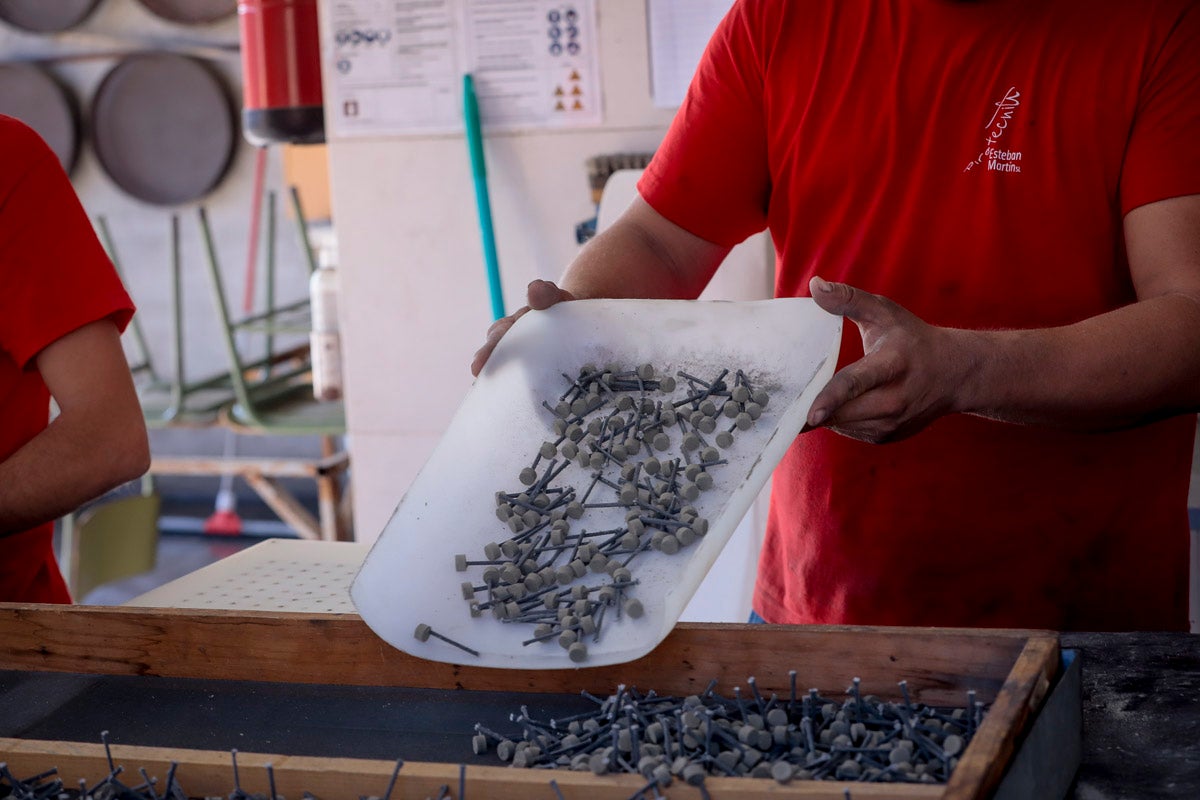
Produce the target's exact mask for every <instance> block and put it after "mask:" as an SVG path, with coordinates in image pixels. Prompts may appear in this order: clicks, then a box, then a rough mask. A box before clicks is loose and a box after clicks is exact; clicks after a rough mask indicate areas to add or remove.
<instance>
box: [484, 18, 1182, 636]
mask: <svg viewBox="0 0 1200 800" xmlns="http://www.w3.org/2000/svg"><path fill="white" fill-rule="evenodd" d="M1198 142H1200V4H1198V3H1197V2H1196V0H1161V2H1156V3H1153V4H1146V3H1140V2H1134V1H1133V0H1101V2H1094V1H1089V2H1084V0H1056V2H1053V3H1044V2H1033V0H988V1H986V2H970V3H968V2H950V1H948V0H908V2H901V3H891V2H883V0H874V1H871V2H865V1H864V2H835V1H834V0H788V1H787V2H785V0H740V2H737V3H736V4H735V5H734V7H733V9H732V10H731V11H730V13H729V15H728V16H727V17H726V18H725V20H724V21H723V22H722V23H721V25H720V27H719V28H718V30H717V32H716V34H715V35H714V36H713V39H712V41H711V43H710V44H709V47H708V50H707V52H706V54H705V56H704V58H703V60H702V62H701V64H700V67H699V68H698V70H697V73H696V76H695V77H694V79H693V82H692V84H691V87H690V90H689V92H688V96H687V99H686V100H685V102H684V104H683V106H682V107H681V108H680V110H679V113H678V115H677V116H676V118H675V121H674V123H673V125H672V127H671V129H670V131H669V132H668V134H667V137H666V139H665V141H664V142H663V145H662V147H661V148H660V149H659V151H658V153H657V155H656V156H655V158H654V161H653V162H652V164H651V165H650V167H649V169H648V170H647V171H646V174H645V175H644V177H643V178H642V181H641V183H640V184H639V190H640V194H641V197H640V198H639V199H637V200H635V202H634V203H633V205H632V206H631V207H630V209H629V210H628V211H627V212H626V213H625V215H624V216H623V217H622V218H621V219H620V220H619V222H618V223H616V224H615V225H614V226H613V227H612V228H610V229H609V230H608V231H606V232H605V233H604V234H603V235H601V236H598V237H597V238H596V241H595V242H594V243H592V244H590V245H589V246H588V247H587V248H585V249H584V250H583V251H582V252H581V253H580V255H579V257H578V258H577V259H576V260H575V261H574V262H573V263H572V264H571V266H570V267H569V269H568V270H567V273H566V275H565V277H564V278H563V280H562V286H563V288H562V289H559V288H558V287H557V286H555V285H554V284H550V283H547V282H540V281H539V282H534V283H533V284H531V286H530V289H529V306H530V307H533V308H539V309H540V308H545V307H547V306H548V305H551V304H552V303H554V302H558V301H560V300H564V299H572V298H584V297H629V296H635V295H636V296H639V297H678V298H690V297H695V296H697V295H698V294H699V292H700V291H701V290H702V289H703V287H704V285H705V284H706V283H707V282H708V280H709V278H710V277H711V276H712V274H713V272H714V271H715V270H716V269H717V267H718V266H719V265H720V263H721V261H722V259H723V258H724V257H725V254H726V253H727V252H728V251H729V249H730V248H731V247H732V246H733V245H734V244H736V243H737V242H739V241H741V240H742V239H744V238H745V237H746V236H747V235H749V234H751V233H753V232H755V231H758V230H761V229H763V228H764V227H766V228H768V229H769V230H770V232H771V235H772V237H773V240H774V242H775V246H776V251H777V265H776V266H777V273H776V287H775V289H776V294H777V295H778V296H799V295H807V294H809V293H811V294H812V296H813V297H814V299H815V300H816V302H817V303H818V304H819V305H820V306H821V307H822V308H824V309H826V310H828V311H830V312H833V313H836V314H841V315H844V316H845V317H846V318H847V319H848V320H850V321H852V322H854V323H855V324H856V326H857V328H858V331H859V333H860V334H861V336H860V337H856V336H853V335H852V334H851V335H848V336H846V337H845V340H844V342H843V349H842V356H841V361H840V364H839V367H840V369H839V371H838V372H837V374H836V375H835V376H834V378H833V379H832V380H831V381H830V383H829V384H828V385H827V386H826V387H824V389H823V390H822V392H821V393H820V395H819V396H818V397H817V399H816V400H815V402H814V404H813V407H812V410H811V412H810V414H809V417H808V424H809V427H810V428H811V430H810V431H809V432H807V433H805V434H803V435H802V436H800V437H799V438H798V439H797V440H796V442H795V443H794V444H793V446H792V447H791V449H790V451H789V452H788V454H787V455H786V456H785V458H784V460H783V462H782V463H781V464H780V466H779V468H778V469H777V470H776V473H775V477H774V480H773V482H772V487H773V490H772V491H773V494H772V507H771V514H770V518H769V521H768V527H767V532H766V538H765V541H764V545H763V552H762V556H761V559H760V565H759V574H758V582H757V585H756V588H755V595H754V607H755V610H756V611H758V612H759V613H760V614H761V615H762V616H763V617H764V618H765V619H766V620H767V621H769V622H780V623H809V622H820V623H849V624H909V625H969V626H1008V627H1044V628H1054V629H1061V630H1120V629H1125V630H1133V629H1184V628H1186V626H1187V622H1188V620H1187V564H1188V520H1187V493H1188V485H1189V475H1190V465H1191V459H1192V442H1193V437H1194V434H1195V426H1196V418H1195V411H1196V410H1197V409H1198V408H1200V146H1198V145H1197V143H1198ZM823 279H828V282H827V280H823ZM524 311H525V309H523V310H522V311H521V312H518V313H517V314H516V315H513V317H511V318H508V319H506V320H503V321H501V322H499V323H498V324H497V325H495V326H493V329H492V330H491V331H490V332H489V337H488V341H487V342H486V343H485V345H484V347H483V348H482V349H481V350H480V352H479V353H478V354H477V356H476V360H475V363H474V365H473V368H474V369H475V370H476V371H478V369H479V367H480V366H481V365H482V363H483V361H484V360H485V359H486V358H487V356H488V354H489V353H490V352H491V348H492V347H493V346H494V344H495V342H496V340H498V339H499V337H500V336H502V335H503V333H504V331H505V330H507V328H508V326H510V325H511V324H512V321H513V319H514V318H515V317H516V316H519V314H520V313H524ZM860 339H861V341H860ZM885 442H886V443H887V444H886V446H879V443H885Z"/></svg>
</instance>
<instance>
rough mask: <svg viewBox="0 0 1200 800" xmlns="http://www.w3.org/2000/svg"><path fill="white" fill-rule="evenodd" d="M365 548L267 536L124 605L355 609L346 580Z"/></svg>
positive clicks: (301, 610) (324, 611) (340, 611)
mask: <svg viewBox="0 0 1200 800" xmlns="http://www.w3.org/2000/svg"><path fill="white" fill-rule="evenodd" d="M369 549H370V546H369V545H367V544H365V543H358V542H313V541H304V540H298V539H268V540H266V541H264V542H262V543H260V544H256V545H254V546H253V547H249V548H246V549H245V550H242V551H241V552H239V553H235V554H234V555H232V556H229V557H228V558H223V559H221V560H220V561H217V562H214V563H212V564H209V565H208V566H207V567H204V568H202V569H198V570H196V571H195V572H192V573H190V574H188V575H184V576H183V577H182V578H178V579H176V580H173V581H171V582H170V583H167V584H164V585H162V586H160V587H158V588H157V589H153V590H151V591H149V592H146V593H145V594H142V595H139V596H137V597H135V598H133V599H132V600H130V601H129V602H127V603H126V604H125V605H129V606H143V607H157V608H202V609H226V610H238V611H291V612H297V613H310V614H312V613H315V614H357V613H358V612H357V611H356V610H355V608H354V604H353V603H352V602H351V601H350V584H351V583H352V582H353V580H354V576H355V575H356V574H357V573H358V568H359V566H361V564H362V562H363V559H364V558H366V556H367V551H368V550H369Z"/></svg>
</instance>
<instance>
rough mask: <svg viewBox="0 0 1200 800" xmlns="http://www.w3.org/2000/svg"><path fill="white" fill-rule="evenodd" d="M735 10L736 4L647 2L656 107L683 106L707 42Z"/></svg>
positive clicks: (693, 0)
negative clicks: (730, 12)
mask: <svg viewBox="0 0 1200 800" xmlns="http://www.w3.org/2000/svg"><path fill="white" fill-rule="evenodd" d="M732 6H733V0H647V3H646V15H647V23H648V25H649V28H650V84H651V91H652V93H653V95H654V105H655V107H657V108H677V107H678V106H679V105H680V104H681V103H682V102H683V96H684V95H685V94H686V93H687V88H688V84H690V83H691V82H692V74H693V73H695V71H696V65H697V64H699V63H700V56H702V55H703V54H704V48H705V47H706V46H707V45H708V40H709V39H711V38H712V35H713V31H715V30H716V29H717V23H719V22H720V21H721V19H722V17H724V16H725V14H726V13H727V12H728V11H729V9H730V8H731V7H732Z"/></svg>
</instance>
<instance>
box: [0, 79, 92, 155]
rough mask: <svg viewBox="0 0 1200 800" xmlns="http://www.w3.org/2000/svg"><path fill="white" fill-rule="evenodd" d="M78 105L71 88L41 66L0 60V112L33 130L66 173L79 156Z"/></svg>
mask: <svg viewBox="0 0 1200 800" xmlns="http://www.w3.org/2000/svg"><path fill="white" fill-rule="evenodd" d="M78 108H79V104H78V103H77V102H76V99H75V95H74V94H72V92H71V90H70V89H69V88H67V86H66V85H65V84H63V83H61V82H60V81H58V79H56V78H55V77H54V76H53V75H51V74H50V73H49V72H47V71H46V70H45V69H43V68H42V67H39V66H37V65H36V64H31V63H17V62H12V63H7V64H4V63H0V114H5V115H7V116H10V117H16V118H17V119H19V120H21V121H22V122H24V123H25V124H26V125H28V126H29V127H31V128H33V129H34V130H35V131H37V133H38V135H39V136H41V137H42V139H44V140H45V141H46V144H48V145H50V149H51V150H53V151H54V154H55V155H56V156H58V160H59V163H61V164H62V166H63V169H64V170H66V171H67V172H68V173H69V172H70V171H71V169H72V168H73V167H74V166H75V160H76V158H77V157H78V155H79V114H78Z"/></svg>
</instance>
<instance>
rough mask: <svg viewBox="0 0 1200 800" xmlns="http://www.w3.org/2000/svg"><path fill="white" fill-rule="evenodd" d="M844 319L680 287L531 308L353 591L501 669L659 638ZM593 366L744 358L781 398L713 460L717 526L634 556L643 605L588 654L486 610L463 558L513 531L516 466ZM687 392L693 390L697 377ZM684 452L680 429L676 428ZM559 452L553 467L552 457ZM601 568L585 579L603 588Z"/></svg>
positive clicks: (795, 415) (404, 634)
mask: <svg viewBox="0 0 1200 800" xmlns="http://www.w3.org/2000/svg"><path fill="white" fill-rule="evenodd" d="M840 338H841V318H840V317H835V316H832V315H830V314H827V313H826V312H824V311H822V310H821V309H820V308H818V307H817V306H816V304H815V303H814V302H813V301H812V300H811V299H808V298H786V299H776V300H764V301H757V302H745V303H726V302H697V301H669V300H586V301H576V302H571V303H563V304H559V305H557V306H554V307H553V308H551V309H549V310H547V311H542V312H533V313H529V314H526V315H525V316H523V317H522V318H521V319H520V320H519V321H518V322H517V324H516V325H514V326H513V328H512V329H511V330H510V331H509V332H508V334H507V335H506V336H505V337H504V338H503V339H502V340H501V342H500V345H499V346H498V347H497V348H496V351H495V352H494V353H493V355H492V357H491V359H490V360H489V361H488V363H487V365H486V367H485V368H484V370H483V372H482V373H481V374H480V376H479V378H478V379H477V380H476V381H475V383H474V385H473V386H472V387H471V389H470V391H469V392H468V393H467V395H466V397H465V398H464V400H463V402H462V404H461V406H460V407H459V409H458V411H457V413H456V414H455V417H454V419H453V420H452V421H451V424H450V427H449V428H448V430H447V431H446V434H445V435H444V436H443V438H442V439H441V441H440V442H439V443H438V446H437V447H436V448H435V450H434V453H433V455H432V456H431V457H430V459H429V461H428V462H426V464H425V466H424V468H423V469H422V470H421V472H420V474H419V475H418V476H417V478H416V479H415V480H414V481H413V483H412V485H411V486H410V487H409V489H408V492H407V493H406V494H405V496H404V497H403V499H402V500H401V501H400V504H399V506H398V507H397V508H396V511H395V512H394V514H393V516H392V518H391V520H390V521H389V522H388V524H387V526H386V527H385V528H384V530H383V532H382V534H381V535H380V537H379V539H378V541H377V542H376V543H375V545H374V547H373V548H372V550H371V552H370V553H369V555H368V556H367V559H366V561H365V562H364V563H363V567H362V569H361V571H360V572H359V574H358V576H357V577H356V578H355V581H354V584H353V586H352V588H351V597H352V598H353V601H354V604H355V606H356V607H357V608H358V611H359V613H360V614H361V616H362V618H363V619H364V620H365V621H366V622H367V624H368V625H369V626H370V627H371V628H372V629H373V630H374V631H375V632H376V633H377V634H379V636H380V637H382V638H383V639H384V640H386V641H387V642H389V643H390V644H392V645H393V646H395V647H397V648H399V649H401V650H404V651H405V652H408V653H411V654H413V655H416V656H420V657H423V658H428V659H433V660H437V661H446V662H451V663H466V664H476V665H480V666H489V667H505V668H518V669H546V668H556V667H570V666H583V667H586V666H600V665H604V664H614V663H620V662H624V661H629V660H632V659H634V658H637V657H639V656H641V655H644V654H645V653H647V652H649V651H650V650H652V649H653V648H654V647H655V646H656V645H657V644H658V643H659V642H660V641H662V639H663V638H664V637H666V635H667V634H668V633H669V632H670V630H671V628H672V627H674V625H675V623H676V621H677V620H678V619H679V616H680V614H681V613H682V612H683V609H684V607H685V606H686V605H687V602H688V600H689V599H690V598H691V596H692V594H693V593H694V592H695V590H696V587H697V586H699V584H700V582H701V580H702V579H703V578H704V575H705V574H706V573H707V571H708V569H709V567H711V566H712V563H713V562H714V561H715V560H716V558H717V556H718V555H719V553H720V551H721V548H722V546H723V545H724V544H725V542H726V541H727V540H728V538H729V536H730V535H731V534H732V532H733V530H734V528H735V527H736V526H737V524H738V522H739V521H740V520H741V518H742V516H743V515H744V514H745V512H746V510H747V509H748V508H749V506H750V504H751V503H752V502H753V500H754V497H755V495H756V494H757V493H758V491H759V489H760V488H761V487H762V485H763V484H764V483H765V482H766V480H767V478H768V477H769V476H770V474H771V471H772V470H773V469H774V468H775V465H776V464H777V463H778V462H779V460H780V459H781V458H782V457H783V454H784V453H785V452H786V450H787V448H788V447H789V446H790V445H791V443H792V440H793V439H794V438H795V437H796V435H797V434H798V433H799V432H800V430H801V428H802V427H803V425H804V420H805V418H806V416H807V414H808V410H809V407H810V406H811V404H812V400H813V398H815V396H816V394H817V392H818V391H819V390H820V388H821V387H822V386H824V384H825V383H826V381H827V380H828V379H829V377H830V376H831V375H832V374H833V370H834V366H835V363H836V360H837V359H836V355H837V351H838V346H839V342H840ZM587 363H593V364H597V365H607V364H618V365H622V366H624V367H626V368H634V367H636V366H638V365H639V364H643V363H649V364H652V365H653V366H654V367H655V368H656V369H657V370H658V371H659V372H660V373H661V374H670V375H675V374H676V373H677V371H679V370H682V371H685V372H688V373H689V374H692V375H695V376H696V377H699V378H703V379H705V380H708V379H711V378H712V377H714V376H715V375H716V374H718V373H719V372H720V371H721V370H722V369H729V370H730V376H731V377H732V375H733V373H734V371H735V370H738V369H741V370H743V371H745V372H746V373H747V374H748V375H749V376H750V377H751V378H752V380H753V381H754V383H755V386H756V388H763V389H766V390H767V391H768V392H769V393H770V396H771V399H770V402H769V404H768V405H767V407H766V409H765V410H764V412H763V414H762V416H761V417H760V418H759V420H758V421H757V423H756V424H755V426H754V427H753V428H751V429H750V430H749V431H745V432H739V433H738V435H737V439H736V442H735V444H734V445H733V446H732V447H731V448H729V449H728V450H725V451H723V452H722V456H723V457H724V458H727V459H728V461H729V463H728V464H725V465H722V466H720V467H715V468H713V473H712V474H713V476H714V478H715V486H714V488H713V489H711V490H709V491H707V492H704V493H703V494H702V495H701V496H700V498H699V499H697V500H696V501H694V502H692V505H694V506H696V507H697V509H698V510H699V512H700V514H701V515H702V516H704V517H706V518H708V520H709V522H710V529H709V532H708V534H707V535H706V536H704V537H703V538H701V539H699V540H697V541H696V542H695V543H694V544H693V545H691V546H690V547H687V548H684V549H683V550H681V551H680V552H679V553H678V554H675V555H671V556H668V555H666V554H664V553H659V552H655V551H650V552H647V553H645V554H643V555H640V556H638V558H637V559H636V561H635V562H634V563H633V564H631V566H630V569H631V571H632V572H633V578H634V579H635V580H638V581H640V584H639V585H638V586H636V587H634V588H633V589H631V590H630V596H634V597H637V598H638V599H639V600H641V601H642V604H643V606H644V608H645V612H646V613H645V615H644V616H643V617H641V618H640V619H630V618H629V617H628V616H627V615H622V617H621V618H620V619H617V618H616V614H615V613H606V616H605V617H604V620H603V624H602V627H601V631H600V638H599V641H593V637H591V636H587V637H585V639H584V640H583V641H585V643H586V644H587V646H588V649H589V655H588V658H587V660H586V661H584V662H583V663H581V664H576V663H574V662H572V661H571V660H570V659H569V658H568V656H567V653H566V651H565V650H564V649H562V648H561V647H559V646H558V645H557V644H556V643H553V642H551V643H536V644H532V645H528V646H523V645H522V641H524V640H527V639H529V638H531V637H532V636H533V633H532V631H533V626H532V625H527V624H513V623H505V622H501V621H499V620H497V619H495V618H493V617H492V615H490V614H486V613H485V614H484V615H483V616H480V617H474V618H473V617H472V616H471V614H470V609H469V605H468V603H467V601H465V600H464V599H463V597H462V594H461V589H460V585H461V583H462V582H463V581H465V580H468V579H470V580H472V581H473V582H474V583H476V584H480V583H481V580H480V575H481V570H482V567H472V568H471V569H470V570H469V571H468V572H457V571H456V570H455V563H454V558H455V555H456V554H458V553H465V554H467V556H468V557H469V558H470V559H472V560H483V559H484V558H485V556H484V555H483V548H484V546H485V545H486V544H487V543H488V542H493V541H495V542H500V541H503V540H505V539H507V538H509V537H510V536H512V533H511V531H509V530H508V528H507V527H506V526H505V524H504V523H502V522H500V521H499V520H498V518H497V516H496V513H495V510H496V500H495V494H496V492H497V491H501V490H503V491H506V492H517V491H519V490H521V489H522V488H523V487H522V485H521V483H520V482H519V480H518V478H517V476H518V474H519V473H520V471H521V469H522V468H524V467H527V466H530V464H531V463H532V462H533V460H534V456H535V455H536V451H537V449H538V447H539V446H540V445H541V444H542V442H544V441H546V440H548V439H550V440H553V439H554V438H555V437H554V435H553V432H552V430H551V425H552V422H553V419H554V417H553V415H552V414H551V413H550V412H549V411H547V410H546V409H545V408H543V407H542V402H543V401H547V402H549V403H550V405H551V406H553V405H554V404H555V402H557V400H558V399H559V397H560V396H561V395H562V394H563V393H564V391H565V390H566V389H567V388H568V387H569V384H568V383H567V381H566V379H564V377H563V373H566V374H567V375H570V376H572V377H574V376H576V375H577V374H578V373H579V370H580V368H581V367H582V366H583V365H584V364H587ZM679 384H680V386H679V389H678V390H677V391H676V392H675V398H676V399H678V398H680V397H682V396H683V395H684V394H685V392H684V387H685V386H686V384H685V382H684V381H683V380H680V381H679ZM672 438H673V442H674V444H673V447H672V450H671V453H672V454H674V453H677V452H678V441H679V438H680V433H679V432H678V431H674V432H673V433H672ZM544 468H545V464H542V465H541V469H544ZM555 483H556V484H557V485H572V486H575V487H576V489H577V492H578V493H579V494H583V492H584V491H585V490H586V487H587V486H588V485H589V484H590V483H591V478H590V472H588V471H585V470H584V469H582V468H580V467H577V466H576V465H574V464H573V465H572V466H571V467H569V468H568V469H567V470H566V471H565V472H564V473H563V474H562V475H561V476H560V477H559V478H558V479H557V480H556V481H555ZM624 512H625V509H621V508H612V509H589V510H588V511H587V512H586V513H585V514H584V516H583V518H582V519H580V520H577V521H573V522H572V532H575V531H577V530H579V529H588V530H592V531H595V530H603V529H608V528H612V527H616V526H618V525H620V524H622V523H623V520H624ZM607 580H608V576H607V575H597V574H593V573H591V572H589V573H588V574H587V575H585V576H584V577H583V578H581V579H580V582H582V583H584V584H586V585H588V586H598V585H602V584H603V583H604V582H605V581H607ZM421 623H425V624H427V625H430V626H431V627H432V628H433V630H435V631H437V632H438V633H441V634H442V635H444V636H446V637H449V638H451V639H453V640H455V641H458V642H461V643H463V644H464V645H467V646H469V647H471V648H472V649H474V650H477V651H479V653H480V655H479V656H478V657H475V656H472V655H470V654H468V653H465V652H463V651H461V650H459V649H456V648H454V647H452V646H451V645H448V644H445V643H444V642H441V641H439V640H437V639H436V638H431V639H429V640H428V641H426V642H420V641H418V640H417V639H416V638H415V637H414V631H415V629H416V627H417V625H418V624H421Z"/></svg>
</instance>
